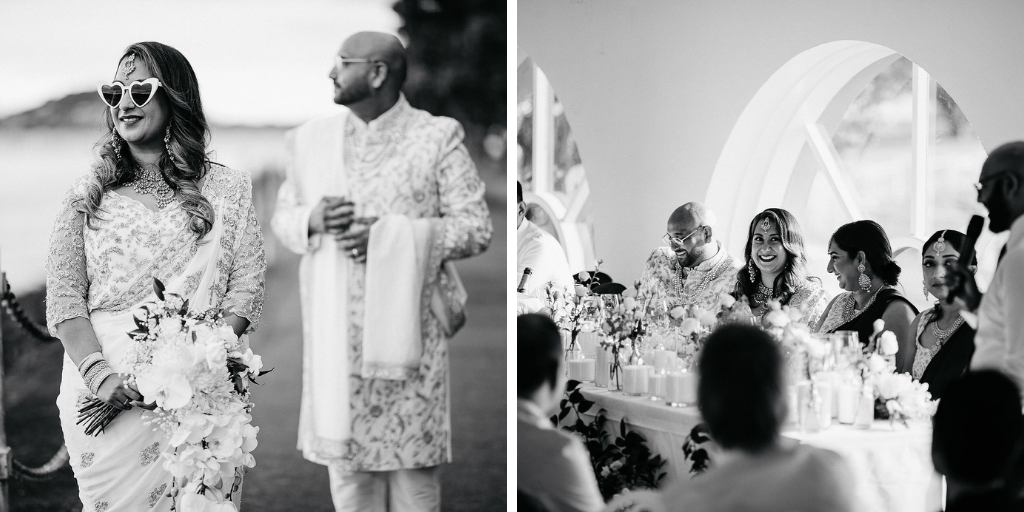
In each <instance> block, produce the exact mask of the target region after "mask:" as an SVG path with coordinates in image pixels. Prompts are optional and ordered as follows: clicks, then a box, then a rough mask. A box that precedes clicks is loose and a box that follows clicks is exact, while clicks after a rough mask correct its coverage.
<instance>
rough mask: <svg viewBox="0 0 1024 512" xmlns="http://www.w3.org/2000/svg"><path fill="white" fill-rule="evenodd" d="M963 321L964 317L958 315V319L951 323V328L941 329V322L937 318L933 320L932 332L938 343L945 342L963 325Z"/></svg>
mask: <svg viewBox="0 0 1024 512" xmlns="http://www.w3.org/2000/svg"><path fill="white" fill-rule="evenodd" d="M963 323H964V317H962V316H960V315H957V317H956V320H953V325H950V326H949V329H939V322H938V320H936V321H934V322H932V334H934V335H935V339H936V340H937V341H938V343H945V342H946V340H948V339H949V337H950V336H952V335H953V333H954V332H956V330H957V329H959V328H960V326H961V325H963Z"/></svg>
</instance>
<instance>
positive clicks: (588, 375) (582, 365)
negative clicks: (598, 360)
mask: <svg viewBox="0 0 1024 512" xmlns="http://www.w3.org/2000/svg"><path fill="white" fill-rule="evenodd" d="M567 364H568V365H569V378H570V379H572V380H578V381H581V382H590V381H592V380H594V360H593V359H589V358H587V359H574V360H572V361H567Z"/></svg>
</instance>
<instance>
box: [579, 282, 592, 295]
mask: <svg viewBox="0 0 1024 512" xmlns="http://www.w3.org/2000/svg"><path fill="white" fill-rule="evenodd" d="M589 291H590V290H587V287H586V286H583V285H582V284H578V285H576V296H577V297H585V296H586V295H587V292H589Z"/></svg>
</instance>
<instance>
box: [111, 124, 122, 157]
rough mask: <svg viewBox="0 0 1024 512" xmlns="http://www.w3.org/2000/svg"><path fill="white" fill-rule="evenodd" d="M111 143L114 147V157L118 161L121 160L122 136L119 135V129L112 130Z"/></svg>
mask: <svg viewBox="0 0 1024 512" xmlns="http://www.w3.org/2000/svg"><path fill="white" fill-rule="evenodd" d="M110 145H111V147H113V148H114V157H115V158H117V161H118V162H120V161H121V138H120V137H118V136H117V131H116V130H115V131H112V132H110Z"/></svg>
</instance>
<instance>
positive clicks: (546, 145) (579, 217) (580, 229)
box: [516, 51, 596, 271]
mask: <svg viewBox="0 0 1024 512" xmlns="http://www.w3.org/2000/svg"><path fill="white" fill-rule="evenodd" d="M519 61H520V62H519V69H518V73H517V74H518V87H517V90H518V112H517V124H518V127H517V128H518V130H517V136H516V139H517V143H518V155H519V159H518V162H519V163H518V169H519V172H518V175H519V176H518V179H519V182H520V183H522V185H523V200H524V201H525V202H526V203H527V205H528V208H529V210H528V211H529V213H528V214H527V217H528V218H529V219H530V220H531V221H533V222H534V223H536V224H538V225H539V226H541V227H542V228H544V229H545V230H547V231H548V232H549V233H551V234H552V235H554V236H555V238H557V239H558V241H559V243H561V244H562V248H563V249H564V250H565V255H566V259H567V260H568V262H569V268H570V269H572V270H573V271H576V270H582V269H584V268H591V267H593V265H594V262H595V260H596V257H595V255H594V242H593V228H592V221H591V218H590V204H589V200H588V198H589V196H590V187H589V185H588V184H587V177H586V172H585V171H584V168H583V162H582V160H581V159H580V155H579V150H578V149H577V148H576V142H575V140H574V138H573V135H572V129H571V128H570V127H569V121H568V120H567V119H566V116H565V109H564V108H563V107H562V104H561V103H560V102H559V101H558V98H557V97H556V96H555V94H554V90H553V89H552V88H551V84H550V83H549V82H548V79H547V77H546V76H545V75H544V73H543V72H542V71H541V70H540V68H539V67H537V65H536V64H535V63H534V62H533V59H530V58H529V57H526V56H525V55H523V54H522V51H520V55H519Z"/></svg>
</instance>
